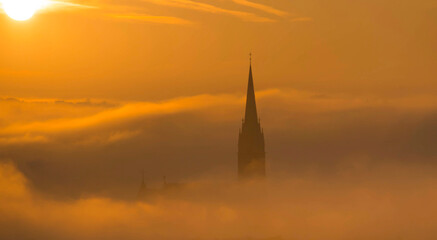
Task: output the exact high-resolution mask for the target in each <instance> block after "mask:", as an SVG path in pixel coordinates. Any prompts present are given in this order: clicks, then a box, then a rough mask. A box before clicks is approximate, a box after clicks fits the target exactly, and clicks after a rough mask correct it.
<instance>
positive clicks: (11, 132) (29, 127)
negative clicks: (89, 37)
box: [0, 95, 242, 143]
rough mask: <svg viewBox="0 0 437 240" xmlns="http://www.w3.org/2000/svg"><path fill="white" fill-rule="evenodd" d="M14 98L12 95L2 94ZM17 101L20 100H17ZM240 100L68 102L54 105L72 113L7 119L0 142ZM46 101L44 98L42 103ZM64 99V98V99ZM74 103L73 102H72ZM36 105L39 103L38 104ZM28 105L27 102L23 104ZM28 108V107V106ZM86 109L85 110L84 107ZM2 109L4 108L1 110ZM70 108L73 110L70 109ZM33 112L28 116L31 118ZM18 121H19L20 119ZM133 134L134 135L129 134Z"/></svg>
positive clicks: (226, 97) (206, 97) (210, 97)
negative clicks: (113, 105) (25, 120)
mask: <svg viewBox="0 0 437 240" xmlns="http://www.w3.org/2000/svg"><path fill="white" fill-rule="evenodd" d="M6 99H14V98H6ZM20 101H21V102H20ZM20 101H13V103H15V104H20V103H21V104H23V103H24V104H25V106H26V102H30V103H31V104H35V103H40V102H41V101H42V102H44V101H43V100H26V101H24V100H20ZM51 101H52V102H53V103H55V104H59V103H64V101H59V100H56V101H54V100H51ZM240 101H242V99H241V98H239V97H236V96H232V95H217V96H213V95H198V96H193V97H186V98H177V99H172V100H168V101H163V102H157V103H153V102H130V103H126V104H123V105H121V106H117V107H110V106H109V107H108V106H106V105H76V106H79V107H82V106H83V107H86V108H85V109H83V108H80V109H77V107H76V108H75V107H74V106H75V105H72V106H71V105H70V107H72V108H73V110H68V109H70V108H63V107H62V106H61V105H58V106H57V108H61V109H62V110H63V111H65V110H68V111H67V113H69V114H71V116H72V117H67V116H66V115H65V114H64V113H63V112H59V116H53V114H52V113H51V112H47V114H50V115H51V116H50V118H47V117H44V116H42V118H43V120H36V119H33V120H32V119H29V121H28V122H23V118H22V117H21V118H18V119H17V120H21V121H18V122H9V124H7V125H6V126H3V127H0V137H1V139H2V141H0V143H14V142H17V141H18V140H20V139H22V140H23V141H24V140H25V141H29V140H30V139H31V138H30V137H29V136H41V135H44V136H47V137H46V138H45V139H46V140H47V139H50V138H51V137H50V136H56V135H62V134H68V133H70V134H71V133H76V132H78V131H83V130H85V129H93V128H102V127H108V126H117V125H120V124H125V123H128V122H131V121H133V120H135V119H140V118H145V117H153V116H161V115H168V114H176V113H180V112H190V111H196V110H201V109H205V108H210V107H214V106H219V105H226V104H235V102H240ZM47 102H50V101H48V100H46V101H45V102H44V103H47ZM67 102H68V101H67ZM3 104H4V105H6V106H8V107H9V108H10V109H11V111H14V110H13V109H14V107H12V106H9V102H4V103H3ZM76 104H77V103H76ZM39 105H40V104H39ZM27 107H29V106H27ZM47 107H48V109H52V108H53V107H56V106H53V104H51V105H48V106H47ZM29 108H30V107H29ZM82 109H83V112H84V114H85V115H81V114H80V112H81V110H82ZM87 109H88V110H87ZM5 111H6V110H5ZM33 111H38V112H35V113H34V114H41V113H39V111H40V110H37V109H33ZM72 111H73V112H72ZM9 114H10V111H6V112H4V113H3V114H2V113H1V112H0V115H5V116H6V115H9ZM32 117H33V116H29V118H32ZM20 122H21V123H20ZM129 136H134V135H129ZM110 139H112V141H114V140H117V139H118V140H119V139H124V138H116V137H115V138H114V137H112V138H110Z"/></svg>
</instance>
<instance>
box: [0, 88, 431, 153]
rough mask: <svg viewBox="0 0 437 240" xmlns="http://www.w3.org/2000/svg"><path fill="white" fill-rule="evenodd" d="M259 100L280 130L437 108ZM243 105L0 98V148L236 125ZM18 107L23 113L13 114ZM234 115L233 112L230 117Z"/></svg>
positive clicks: (280, 93)
mask: <svg viewBox="0 0 437 240" xmlns="http://www.w3.org/2000/svg"><path fill="white" fill-rule="evenodd" d="M321 96H322V97H321ZM257 97H258V101H259V104H260V106H261V107H263V108H264V111H261V112H260V116H267V118H268V117H269V115H277V114H278V113H276V112H275V113H271V114H269V112H270V111H271V110H270V109H280V111H281V117H278V118H275V119H274V121H275V122H277V123H276V124H274V125H273V126H272V127H274V128H275V127H278V128H281V127H283V126H284V125H286V122H287V121H289V118H290V117H293V118H296V117H298V116H302V117H303V116H305V117H306V118H311V119H312V120H311V121H306V123H305V124H311V123H313V124H319V122H320V120H317V119H319V117H318V116H320V115H323V114H340V113H342V112H343V113H344V112H350V111H360V110H363V109H390V111H394V112H405V113H414V114H424V113H429V112H431V111H433V110H434V109H436V108H437V98H435V97H433V96H413V97H403V98H387V99H382V98H372V97H348V96H329V95H321V94H318V93H313V92H305V91H297V90H292V89H289V90H277V89H270V90H264V91H259V92H257ZM243 103H244V97H243V96H241V95H229V94H228V95H226V94H223V95H207V94H204V95H196V96H191V97H182V98H175V99H169V100H166V101H160V102H119V103H117V102H114V101H105V100H90V99H85V100H83V99H77V100H62V99H22V98H13V97H3V98H0V106H2V108H1V110H0V116H2V118H3V120H2V121H3V122H1V121H0V145H1V144H8V145H10V144H19V143H32V142H40V143H44V142H49V141H56V140H57V139H59V137H62V136H68V135H77V134H79V133H83V134H85V133H87V132H88V133H89V132H94V134H95V135H93V137H89V136H88V137H87V139H88V140H79V142H81V143H84V142H88V143H102V142H104V141H106V142H108V143H112V142H116V141H122V140H125V139H128V138H131V137H135V136H137V135H138V134H132V133H138V132H137V131H138V129H129V128H130V125H131V124H132V123H133V122H135V121H139V120H143V119H148V118H159V117H162V116H168V115H177V114H182V113H198V114H201V115H202V116H203V118H206V119H209V121H235V119H237V118H238V113H239V112H241V111H242V108H243V106H242V105H243ZM273 106H274V107H273ZM240 108H241V109H240ZM17 109H21V110H23V111H20V112H18V113H17ZM277 111H279V110H277ZM233 112H235V114H230V113H233ZM234 115H235V116H234ZM396 115H397V114H396ZM310 116H313V117H310ZM272 120H273V119H272ZM279 121H281V122H279ZM279 123H280V124H279ZM128 126H129V128H128V129H126V127H128ZM96 131H98V134H97V133H96ZM86 135H87V134H86ZM86 135H85V136H86ZM117 136H118V137H117ZM121 136H123V137H121Z"/></svg>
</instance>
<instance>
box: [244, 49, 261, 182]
mask: <svg viewBox="0 0 437 240" xmlns="http://www.w3.org/2000/svg"><path fill="white" fill-rule="evenodd" d="M265 176H266V152H265V146H264V132H263V129H262V128H261V125H260V119H259V118H258V114H257V111H256V101H255V89H254V86H253V76H252V57H251V59H250V65H249V83H248V85H247V97H246V113H245V115H244V119H243V121H242V126H241V129H240V134H239V137H238V178H239V179H240V180H242V179H249V178H264V177H265Z"/></svg>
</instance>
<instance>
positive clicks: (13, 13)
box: [0, 0, 48, 21]
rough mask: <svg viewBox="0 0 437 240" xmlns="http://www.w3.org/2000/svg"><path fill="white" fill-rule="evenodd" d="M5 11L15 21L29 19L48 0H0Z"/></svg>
mask: <svg viewBox="0 0 437 240" xmlns="http://www.w3.org/2000/svg"><path fill="white" fill-rule="evenodd" d="M0 2H1V4H2V8H3V10H4V11H5V13H6V14H7V15H8V16H9V17H10V18H12V19H14V20H17V21H25V20H28V19H30V18H31V17H32V16H33V15H34V14H35V12H36V11H38V10H40V9H42V8H44V7H45V6H46V5H47V4H48V0H0Z"/></svg>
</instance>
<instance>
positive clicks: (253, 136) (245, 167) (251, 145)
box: [137, 57, 266, 200]
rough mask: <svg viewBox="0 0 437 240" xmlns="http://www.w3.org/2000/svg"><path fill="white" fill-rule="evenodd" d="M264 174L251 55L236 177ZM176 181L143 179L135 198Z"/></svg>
mask: <svg viewBox="0 0 437 240" xmlns="http://www.w3.org/2000/svg"><path fill="white" fill-rule="evenodd" d="M265 176H266V152H265V146H264V132H263V129H262V128H261V124H260V119H259V118H258V113H257V111H256V101H255V89H254V86H253V76H252V57H250V64H249V82H248V85H247V97H246V112H245V115H244V119H243V120H242V126H241V128H240V134H239V137H238V178H239V179H240V180H244V179H254V178H258V179H259V178H264V177H265ZM180 187H181V185H180V184H177V183H173V184H171V183H170V184H169V183H167V181H166V180H165V177H164V182H163V185H162V187H161V188H155V189H152V188H147V186H146V184H145V182H144V172H143V179H142V183H141V187H140V190H139V192H138V196H137V199H138V200H145V199H148V198H149V197H153V196H156V195H162V194H168V193H171V192H172V190H174V189H178V188H180Z"/></svg>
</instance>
